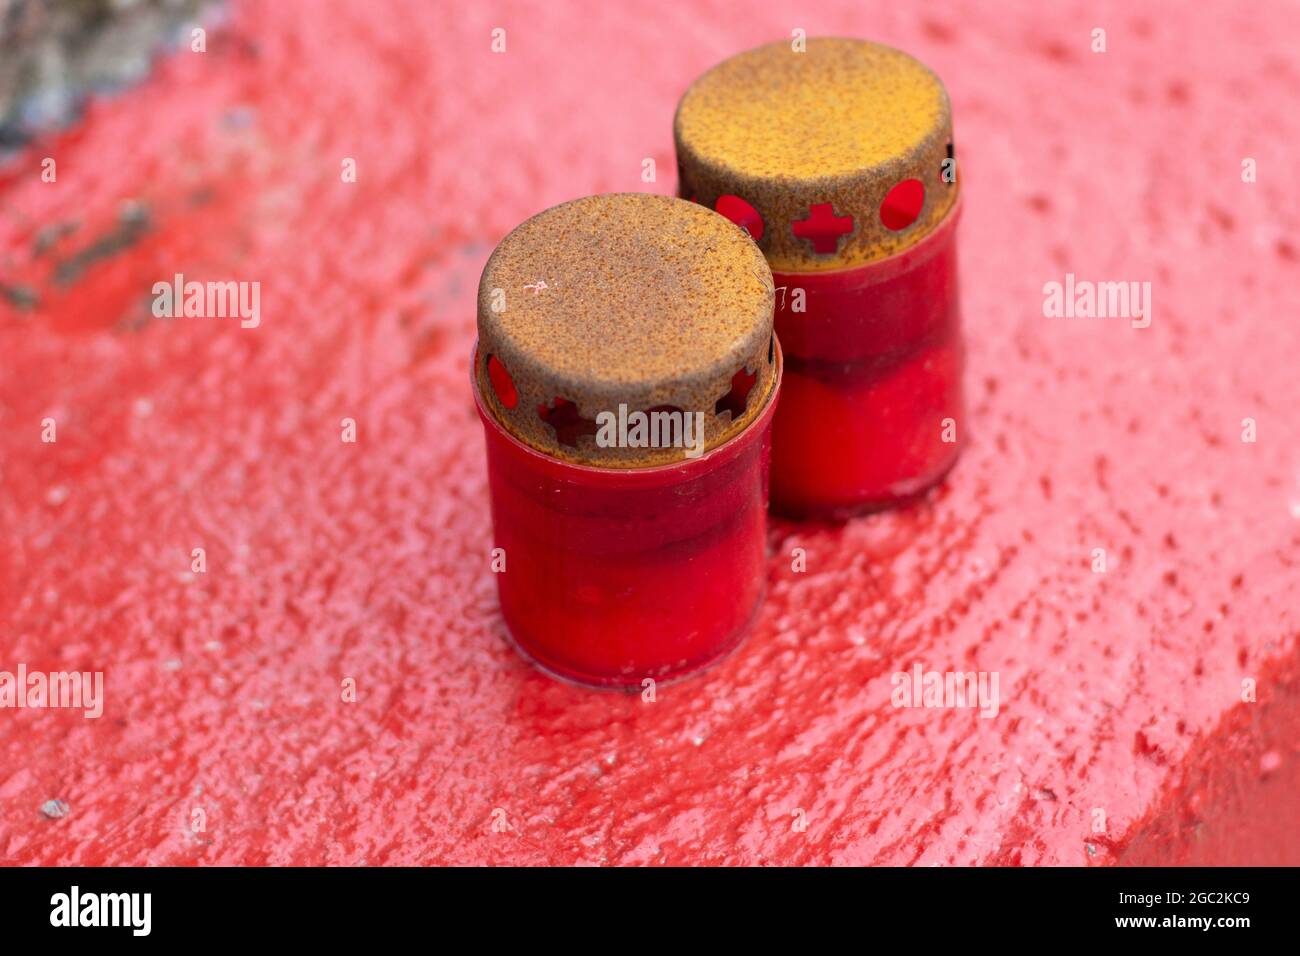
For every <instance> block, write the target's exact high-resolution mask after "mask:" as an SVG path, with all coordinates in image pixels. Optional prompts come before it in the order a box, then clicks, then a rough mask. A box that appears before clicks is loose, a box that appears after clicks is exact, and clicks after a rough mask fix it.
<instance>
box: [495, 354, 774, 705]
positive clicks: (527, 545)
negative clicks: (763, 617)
mask: <svg viewBox="0 0 1300 956" xmlns="http://www.w3.org/2000/svg"><path fill="white" fill-rule="evenodd" d="M775 361H776V363H777V364H776V372H775V378H774V380H773V386H772V391H771V392H770V396H769V398H768V401H767V407H766V408H764V409H763V411H762V412H761V413H760V415H759V416H758V418H756V419H755V420H754V421H753V422H751V423H750V424H749V426H748V427H747V428H746V429H745V430H744V431H743V432H741V433H740V434H738V435H736V436H735V437H733V438H731V439H730V440H728V441H727V442H725V443H723V444H722V445H719V446H718V447H717V448H714V449H712V450H711V451H707V452H705V453H704V454H703V455H701V456H700V457H699V458H697V459H694V460H685V461H682V462H680V463H676V464H671V465H662V466H658V467H653V468H628V469H615V468H593V467H588V466H583V465H576V464H572V463H569V462H565V461H561V460H559V459H557V458H552V457H551V456H549V455H545V454H542V453H540V452H538V451H536V450H534V449H532V448H530V447H528V446H527V445H524V444H523V443H522V442H520V441H518V440H517V439H516V438H515V437H514V436H512V435H511V434H509V433H508V432H507V431H506V430H505V429H504V428H502V427H501V425H500V424H499V423H498V422H497V420H496V419H495V418H494V417H493V415H492V413H491V412H490V411H489V410H488V409H487V408H486V407H485V406H484V404H483V399H482V396H481V394H480V393H479V388H478V383H477V382H473V383H472V384H473V390H474V396H475V401H476V402H477V404H478V410H479V416H480V418H481V419H482V420H483V428H484V432H485V434H486V438H487V462H488V483H489V489H490V493H491V498H492V524H493V533H494V547H497V548H502V549H504V551H505V570H504V571H503V572H500V573H498V574H497V575H496V578H497V592H498V595H499V597H500V600H501V614H502V617H503V618H504V619H505V622H506V626H507V628H508V630H509V633H510V636H511V638H512V639H513V641H514V643H515V645H516V647H518V648H519V650H520V651H522V652H523V653H524V655H525V656H527V657H529V658H531V659H532V660H533V661H534V662H535V663H537V664H538V665H539V666H541V667H542V668H543V669H544V670H546V671H548V672H550V673H551V674H553V675H554V676H557V677H560V678H563V679H566V680H570V681H573V682H575V683H580V684H584V685H587V686H595V687H610V688H627V689H638V690H639V689H640V688H641V686H642V681H643V680H644V679H646V678H652V679H654V680H656V681H664V680H669V679H672V678H676V677H681V676H684V675H685V674H687V673H689V672H691V671H694V670H697V669H699V668H701V667H705V666H707V665H709V664H711V663H713V662H715V661H717V660H719V659H720V658H722V657H723V656H725V655H726V654H727V653H728V652H729V651H731V650H732V649H733V648H735V647H736V645H737V644H739V643H740V641H741V640H742V639H743V638H744V637H745V635H746V634H747V633H748V631H749V629H750V627H751V626H752V624H753V622H754V620H755V618H756V617H757V614H758V610H759V606H760V604H761V602H762V598H763V592H764V589H765V581H766V576H767V575H766V568H765V557H766V512H767V495H768V467H769V462H770V454H771V452H770V448H771V430H772V419H773V413H774V411H775V408H776V402H777V396H778V390H779V388H780V383H781V357H780V349H779V348H778V349H777V350H776V355H775Z"/></svg>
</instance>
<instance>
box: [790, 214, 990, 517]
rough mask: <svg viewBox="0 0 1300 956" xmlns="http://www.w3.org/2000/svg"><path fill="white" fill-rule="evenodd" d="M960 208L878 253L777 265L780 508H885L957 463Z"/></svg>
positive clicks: (822, 512)
mask: <svg viewBox="0 0 1300 956" xmlns="http://www.w3.org/2000/svg"><path fill="white" fill-rule="evenodd" d="M958 213H959V208H958V207H954V208H953V210H952V212H950V213H949V214H948V216H947V218H946V219H945V220H944V221H943V223H942V224H940V226H939V228H938V229H936V230H935V231H934V232H933V233H931V234H930V235H929V236H926V237H925V238H924V239H922V240H921V241H920V242H919V243H917V244H916V245H915V246H912V247H911V248H909V249H906V250H904V251H903V252H901V253H898V254H897V255H894V256H891V257H889V258H888V259H884V260H881V261H880V262H875V263H870V264H868V265H865V266H860V267H858V268H855V269H845V270H840V271H835V272H817V273H803V274H783V273H774V274H773V280H774V281H775V284H776V287H777V295H776V331H777V335H778V337H779V338H780V340H781V346H782V348H783V349H784V351H785V361H786V366H785V378H784V383H783V385H782V392H781V394H782V397H781V408H780V410H779V411H778V413H777V415H776V423H775V425H774V431H773V439H772V440H773V458H772V504H773V507H774V508H775V509H776V510H778V511H780V512H782V513H785V514H788V515H792V516H796V517H797V516H807V517H843V516H847V515H850V514H854V513H857V512H861V511H869V510H873V509H877V508H885V507H889V506H891V505H895V504H898V503H900V502H903V501H906V500H907V499H909V498H912V497H914V496H916V495H918V494H920V493H922V492H924V491H925V490H926V489H927V488H929V487H930V486H932V485H933V484H934V483H935V482H937V481H938V480H939V479H941V478H942V477H943V476H944V474H945V473H946V472H947V471H948V469H949V468H951V467H952V465H953V464H954V462H955V461H956V459H957V455H958V452H959V450H960V448H961V445H962V442H963V441H964V439H965V422H964V421H963V414H962V382H961V378H962V341H961V330H960V320H959V306H958V299H957V244H956V223H957V217H958ZM800 292H801V293H802V295H800V294H799V293H800ZM801 307H802V308H803V310H804V311H802V312H800V311H798V309H799V308H801Z"/></svg>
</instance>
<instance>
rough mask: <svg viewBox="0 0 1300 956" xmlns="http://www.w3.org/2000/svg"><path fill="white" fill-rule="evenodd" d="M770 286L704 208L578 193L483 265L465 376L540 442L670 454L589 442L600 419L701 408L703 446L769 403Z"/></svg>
mask: <svg viewBox="0 0 1300 956" xmlns="http://www.w3.org/2000/svg"><path fill="white" fill-rule="evenodd" d="M773 295H774V293H773V288H772V274H771V271H770V270H769V269H768V266H767V263H766V262H765V261H764V259H763V256H762V254H761V253H760V252H759V250H758V249H757V248H756V247H755V245H754V243H753V242H752V241H750V239H749V238H748V237H747V236H746V235H745V233H744V232H742V231H741V230H740V229H738V228H737V227H736V226H735V225H733V224H732V223H731V222H730V221H728V220H727V219H724V218H723V217H722V216H720V215H718V214H717V213H714V212H712V211H710V210H708V209H705V208H703V207H701V206H698V205H696V204H694V203H689V202H685V201H684V200H680V199H673V198H670V197H667V196H653V195H646V194H641V193H618V194H612V195H605V196H590V197H587V198H585V199H577V200H574V201H573V202H568V203H564V204H563V205H560V206H555V207H554V208H551V209H548V210H546V211H545V212H542V213H539V214H538V215H536V216H534V217H533V218H532V219H529V220H528V221H527V222H525V223H523V224H522V225H520V226H519V227H517V228H516V229H515V230H514V231H513V232H511V233H510V234H509V235H508V236H506V237H505V239H503V240H502V241H501V244H500V245H499V246H497V248H496V251H495V252H493V253H492V256H491V258H489V259H488V263H487V266H486V267H485V268H484V269H483V277H482V279H481V281H480V283H479V297H478V336H479V341H478V351H477V356H476V360H475V361H476V370H475V377H476V380H477V382H478V387H479V389H480V391H481V392H482V394H483V396H484V397H485V399H486V403H487V405H488V407H489V408H490V409H492V411H493V413H494V414H495V416H496V418H497V420H498V421H500V422H501V424H502V425H504V426H505V427H506V428H507V429H508V430H509V431H510V432H511V433H512V434H513V435H514V436H515V437H516V438H518V439H520V440H521V441H523V442H524V443H526V444H528V445H530V446H531V447H533V448H536V449H538V450H539V451H544V452H546V453H548V454H551V455H554V456H556V457H558V458H563V459H566V460H569V461H574V462H578V463H582V464H590V465H600V466H605V467H621V468H632V467H643V466H647V465H659V464H666V463H669V462H674V461H681V460H683V459H684V458H685V457H687V456H686V455H685V453H684V452H685V449H683V448H681V447H667V448H664V447H628V445H627V444H623V445H617V444H616V445H612V446H611V445H608V444H601V443H598V442H597V434H598V425H597V423H598V422H600V421H601V419H600V417H599V416H600V414H601V413H602V412H609V413H612V414H613V415H615V416H617V415H618V414H619V410H620V405H621V406H624V409H625V411H626V412H627V413H629V414H630V413H632V412H651V411H678V412H686V413H690V414H691V415H693V414H694V413H696V412H700V413H703V419H702V423H703V448H704V449H706V450H707V449H708V448H712V447H714V446H716V445H718V444H721V443H722V442H724V441H726V440H727V439H728V438H730V437H731V436H732V435H733V434H735V433H736V432H738V431H740V430H741V429H742V428H743V427H744V426H745V425H746V424H747V423H748V422H749V421H751V420H752V419H753V418H754V417H756V416H757V414H758V413H759V411H760V410H761V409H762V407H763V405H764V404H765V403H766V401H767V400H768V396H769V392H770V390H771V387H772V380H773V366H772V362H771V358H770V350H769V344H770V342H771V338H772V307H773ZM699 421H701V420H700V419H695V418H692V419H691V422H692V423H695V422H699ZM633 440H635V436H634V435H633Z"/></svg>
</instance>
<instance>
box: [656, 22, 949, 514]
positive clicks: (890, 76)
mask: <svg viewBox="0 0 1300 956" xmlns="http://www.w3.org/2000/svg"><path fill="white" fill-rule="evenodd" d="M674 135H675V138H676V142H677V156H678V167H679V180H680V186H679V189H680V193H681V195H682V196H683V197H685V198H688V199H692V200H694V201H696V202H698V203H701V204H703V205H706V206H708V207H709V208H712V209H716V210H717V211H718V212H719V213H721V214H722V215H725V216H727V217H728V218H730V219H732V220H733V221H734V222H736V223H737V224H738V225H741V226H742V227H744V228H745V229H746V230H747V231H748V232H749V234H750V235H751V237H752V238H753V239H754V241H755V242H756V243H757V244H758V246H759V248H760V249H762V250H763V253H764V255H765V256H766V257H767V261H768V264H769V265H770V266H771V268H772V273H773V281H774V283H775V286H776V319H775V322H776V331H777V335H778V336H779V337H780V340H781V345H782V347H783V349H784V351H785V363H786V364H785V378H784V383H783V386H782V399H781V409H780V411H779V412H778V413H777V416H776V422H775V425H774V428H773V452H772V454H773V459H772V504H773V507H774V508H775V509H776V510H779V511H782V512H784V513H787V514H790V515H794V516H813V517H843V516H847V515H851V514H854V513H858V512H861V511H869V510H873V509H878V508H883V507H888V506H891V505H894V504H898V503H900V502H903V501H906V500H908V499H910V498H912V497H915V496H916V495H918V494H920V493H922V492H924V491H925V490H926V489H928V488H929V487H931V486H932V485H934V484H935V483H936V482H938V481H939V480H940V479H941V478H942V477H943V476H944V475H945V474H946V473H947V471H948V469H949V468H951V467H952V465H953V464H954V462H955V461H956V459H957V455H958V452H959V449H960V447H961V444H962V442H963V440H964V437H965V434H964V422H963V420H962V418H963V414H962V383H961V378H962V341H961V335H960V329H959V309H958V299H957V260H956V224H957V218H958V214H959V203H958V182H957V175H956V163H955V159H954V155H953V141H952V116H951V110H950V108H949V103H948V95H947V92H946V91H945V90H944V87H943V84H942V83H941V82H940V81H939V79H938V77H936V76H935V75H934V74H933V73H932V72H930V70H928V69H927V68H926V67H925V66H923V65H922V64H921V63H919V62H917V61H916V60H915V59H913V58H912V57H910V56H908V55H907V54H905V53H901V52H899V51H897V50H893V49H890V48H889V47H885V46H880V45H879V44H875V43H868V42H865V41H860V40H846V39H810V40H807V41H806V46H803V47H801V45H800V44H799V43H798V42H797V41H796V42H795V43H793V44H792V43H784V42H782V43H774V44H770V45H768V46H764V47H759V48H758V49H756V50H751V51H749V52H747V53H742V54H740V55H739V56H736V57H733V58H732V59H730V60H727V61H725V62H723V63H721V64H719V65H718V66H716V67H714V68H713V69H712V70H710V71H709V72H708V73H705V74H704V75H703V76H702V77H700V78H699V79H698V80H697V81H696V82H695V83H694V84H693V85H692V86H691V88H690V89H689V90H688V91H687V92H686V94H685V96H683V97H682V101H681V104H680V105H679V107H678V110H677V117H676V121H675V123H674Z"/></svg>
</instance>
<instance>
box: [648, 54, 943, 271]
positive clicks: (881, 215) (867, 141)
mask: <svg viewBox="0 0 1300 956" xmlns="http://www.w3.org/2000/svg"><path fill="white" fill-rule="evenodd" d="M673 132H674V136H675V138H676V141H677V161H678V167H679V176H680V187H679V189H680V193H681V195H682V196H683V197H685V198H687V199H693V200H695V201H696V202H699V203H701V204H703V205H706V206H708V207H709V208H711V209H717V210H718V211H719V212H721V213H723V214H724V215H727V216H729V217H730V218H732V219H733V220H734V221H735V222H737V223H740V224H742V225H744V226H745V227H746V228H747V229H748V230H749V232H750V233H751V235H753V237H754V239H755V240H756V241H757V242H758V244H759V247H760V248H761V249H762V250H763V252H764V254H765V255H766V256H767V260H768V262H769V263H770V265H771V266H772V269H773V271H776V272H817V271H823V270H828V269H844V268H848V267H851V266H856V265H861V264H864V263H867V262H870V261H873V260H875V259H882V258H884V257H886V256H889V255H892V254H894V253H896V252H899V251H901V250H902V249H905V248H907V247H908V246H910V245H912V244H913V243H915V242H917V241H918V240H920V239H921V238H922V237H923V236H925V235H926V234H927V233H929V232H930V231H932V230H933V229H934V227H935V226H937V225H938V224H939V222H940V221H942V219H943V218H944V216H945V215H946V214H947V213H948V211H949V209H951V208H952V205H953V203H954V202H955V201H956V198H957V188H958V187H957V181H956V163H955V160H954V156H953V146H952V113H951V108H950V106H949V103H948V94H947V91H946V90H945V89H944V87H943V84H942V83H941V82H940V81H939V78H938V77H937V76H935V75H934V74H933V73H932V72H931V71H930V70H929V69H927V68H926V67H925V66H924V65H922V64H921V63H920V62H918V61H917V60H915V59H913V58H912V57H910V56H908V55H907V54H906V53H902V52H900V51H898V50H895V49H892V48H890V47H887V46H882V45H880V44H878V43H870V42H867V41H865V40H849V39H838V38H824V39H817V38H814V39H809V40H807V41H806V49H805V51H804V52H796V50H794V49H792V43H791V42H790V41H783V42H779V43H772V44H769V45H767V46H761V47H758V48H757V49H754V50H749V51H748V52H745V53H741V54H739V55H738V56H735V57H732V58H731V59H729V60H726V61H724V62H723V63H720V64H718V65H717V66H716V67H714V68H713V69H711V70H709V72H707V73H705V74H704V75H703V76H701V77H700V78H699V79H698V80H696V81H695V83H694V84H693V85H692V86H691V88H690V89H689V90H687V91H686V94H685V95H684V96H683V97H682V100H681V103H680V104H679V105H678V108H677V117H676V120H675V122H674V124H673Z"/></svg>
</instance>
